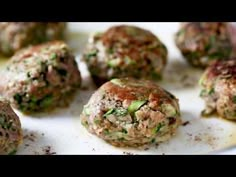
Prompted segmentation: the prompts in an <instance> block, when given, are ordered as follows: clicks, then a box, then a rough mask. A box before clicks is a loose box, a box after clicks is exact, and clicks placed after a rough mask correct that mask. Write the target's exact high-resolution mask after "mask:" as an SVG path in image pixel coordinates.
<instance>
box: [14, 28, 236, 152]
mask: <svg viewBox="0 0 236 177" xmlns="http://www.w3.org/2000/svg"><path fill="white" fill-rule="evenodd" d="M114 24H121V23H69V32H68V39H69V44H70V45H71V47H72V48H73V49H74V51H75V54H76V55H77V61H78V63H79V68H80V70H81V73H82V77H83V85H84V86H88V87H89V90H81V91H79V92H78V94H77V96H76V98H75V99H74V101H73V102H72V104H71V105H70V107H68V108H65V109H58V110H55V111H53V112H52V113H41V114H38V115H35V116H25V115H23V114H21V113H20V112H19V111H17V110H16V113H17V114H18V115H19V117H20V119H21V122H22V127H23V130H24V135H25V138H24V143H23V144H22V145H21V146H20V148H19V150H18V152H17V154H48V153H49V154H50V153H52V154H54V153H56V154H206V153H213V154H214V153H217V154H234V153H236V149H235V148H230V151H229V150H227V151H221V150H223V149H224V148H227V147H231V146H233V145H234V144H236V124H235V123H234V122H230V121H226V120H223V119H220V118H216V117H211V118H202V117H201V116H200V112H201V111H202V109H203V108H204V103H203V101H202V100H201V99H200V98H199V92H200V88H199V86H198V84H197V82H198V79H199V77H200V75H201V74H202V71H201V70H197V69H193V68H191V67H189V65H188V64H187V63H186V62H185V60H184V59H183V58H182V56H181V54H180V52H179V51H178V49H177V48H176V46H175V44H174V40H173V37H174V36H173V35H174V33H175V32H176V31H177V29H178V25H179V24H178V23H132V24H133V25H137V26H140V27H143V28H146V29H149V30H151V31H152V32H153V33H154V34H156V35H157V36H158V37H159V38H160V39H161V40H162V41H163V42H164V43H165V45H166V46H167V48H168V51H169V62H168V65H167V68H166V70H165V73H164V79H163V81H162V82H160V85H161V86H163V87H164V88H165V89H167V90H169V91H170V92H172V93H173V94H174V95H176V96H177V97H178V98H179V101H180V107H181V113H182V119H183V121H189V124H187V125H186V126H180V127H179V129H178V131H177V134H176V136H174V137H173V138H172V139H171V140H169V141H168V142H164V143H162V144H160V145H158V146H152V147H150V148H149V149H145V150H139V149H127V148H116V147H113V146H111V145H109V144H107V143H106V142H104V141H103V140H101V139H99V138H97V137H96V136H94V135H92V134H90V133H88V132H87V130H86V129H85V128H84V127H83V126H81V124H80V118H79V115H80V113H81V111H82V106H83V105H84V104H86V103H87V101H88V99H89V97H90V96H91V94H92V93H93V92H94V90H95V89H94V88H95V87H94V85H93V83H92V82H91V79H90V76H89V73H88V71H87V68H86V66H85V64H84V63H80V62H79V58H80V54H81V51H82V50H83V48H84V46H85V44H86V42H87V38H88V35H89V33H91V32H96V31H103V30H106V29H107V28H108V27H110V26H112V25H114ZM122 24H124V23H122ZM183 80H184V82H183ZM218 151H219V152H218Z"/></svg>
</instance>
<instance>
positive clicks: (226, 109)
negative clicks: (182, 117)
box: [200, 60, 236, 120]
mask: <svg viewBox="0 0 236 177" xmlns="http://www.w3.org/2000/svg"><path fill="white" fill-rule="evenodd" d="M200 84H201V86H202V91H201V94H200V96H201V97H202V98H203V99H204V100H205V102H206V109H205V110H204V111H203V115H209V114H211V113H215V112H216V113H218V114H219V116H221V117H223V118H226V119H234V120H236V60H228V61H217V62H215V63H213V64H212V65H211V66H209V67H208V68H207V70H206V71H205V73H204V74H203V76H202V78H201V80H200Z"/></svg>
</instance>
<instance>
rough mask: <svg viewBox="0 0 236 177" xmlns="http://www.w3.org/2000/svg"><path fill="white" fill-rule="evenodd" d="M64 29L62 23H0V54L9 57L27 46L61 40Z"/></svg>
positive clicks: (64, 25)
mask: <svg viewBox="0 0 236 177" xmlns="http://www.w3.org/2000/svg"><path fill="white" fill-rule="evenodd" d="M65 29H66V23H63V22H1V23H0V54H2V55H6V56H11V55H13V54H14V53H15V52H16V51H18V50H20V49H22V48H24V47H27V46H29V45H35V44H39V43H43V42H47V41H52V40H61V39H63V37H64V31H65Z"/></svg>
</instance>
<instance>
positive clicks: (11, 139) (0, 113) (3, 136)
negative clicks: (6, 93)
mask: <svg viewBox="0 0 236 177" xmlns="http://www.w3.org/2000/svg"><path fill="white" fill-rule="evenodd" d="M22 139H23V138H22V129H21V123H20V120H19V117H18V116H17V115H16V114H15V112H14V111H13V110H12V108H11V106H10V104H9V103H8V102H7V101H6V100H4V99H2V98H1V99H0V154H1V155H7V154H14V153H15V152H16V151H17V148H18V146H19V145H20V144H21V142H22Z"/></svg>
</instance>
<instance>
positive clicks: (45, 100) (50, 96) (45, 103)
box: [40, 95, 53, 107]
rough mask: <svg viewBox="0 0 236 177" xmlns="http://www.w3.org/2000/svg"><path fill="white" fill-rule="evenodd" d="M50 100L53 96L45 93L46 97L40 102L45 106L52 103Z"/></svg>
mask: <svg viewBox="0 0 236 177" xmlns="http://www.w3.org/2000/svg"><path fill="white" fill-rule="evenodd" d="M52 101H53V96H52V95H47V96H46V97H44V98H43V99H42V100H41V102H40V104H41V105H42V106H43V107H47V106H49V105H51V104H52Z"/></svg>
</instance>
